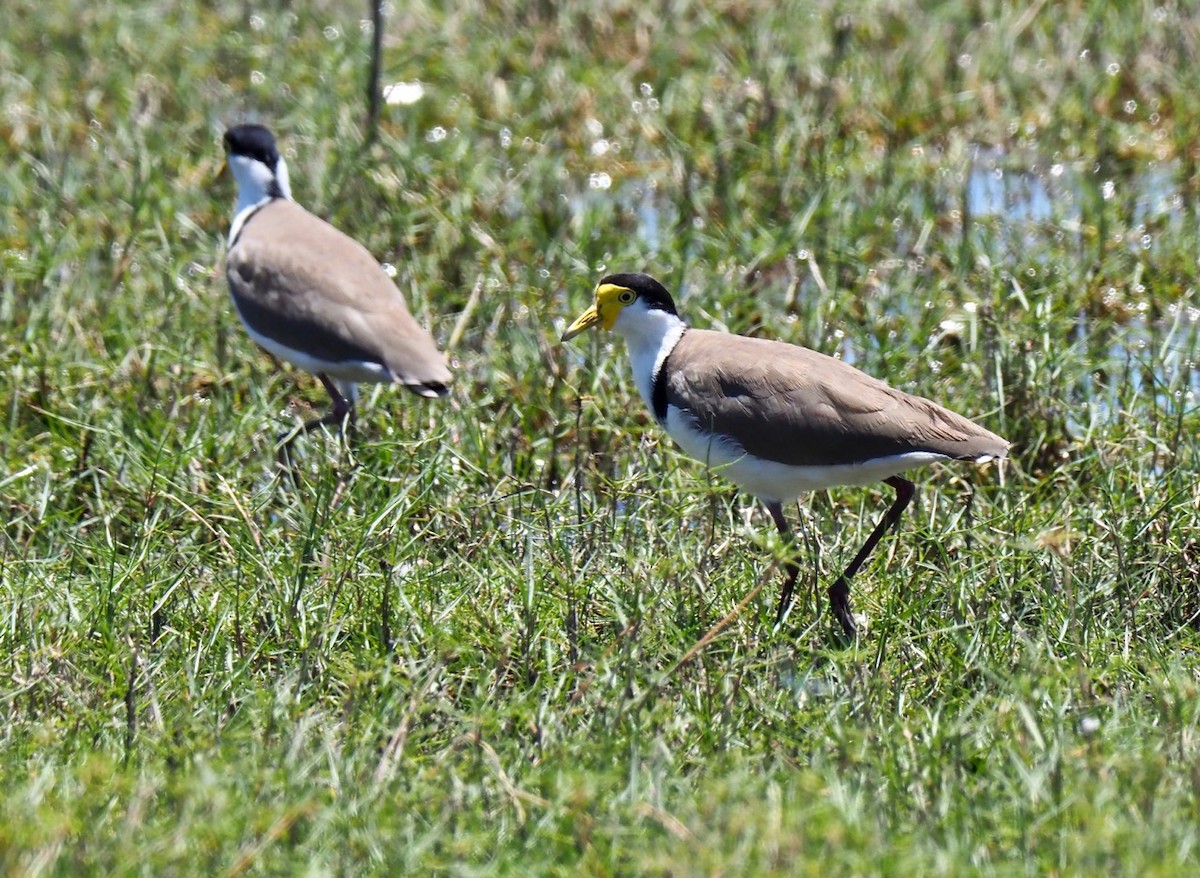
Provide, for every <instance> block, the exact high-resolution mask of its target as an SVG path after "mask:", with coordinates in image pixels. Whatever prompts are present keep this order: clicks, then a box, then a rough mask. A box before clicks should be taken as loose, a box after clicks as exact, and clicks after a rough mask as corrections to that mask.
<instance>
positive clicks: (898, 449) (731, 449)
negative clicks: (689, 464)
mask: <svg viewBox="0 0 1200 878" xmlns="http://www.w3.org/2000/svg"><path fill="white" fill-rule="evenodd" d="M596 325H600V326H603V327H604V328H605V329H609V330H614V331H615V332H617V334H618V335H621V336H623V337H624V339H625V342H626V344H627V346H628V348H629V359H630V361H631V365H632V367H633V377H634V380H635V381H636V382H637V386H638V391H639V392H640V393H641V395H642V399H644V400H645V401H646V404H647V405H648V406H649V407H650V409H651V411H652V412H653V413H654V418H655V420H657V421H658V423H659V424H660V425H662V426H663V427H664V428H665V429H666V431H667V432H668V433H669V434H671V437H672V438H673V439H674V440H675V441H676V442H677V443H679V445H680V447H681V448H682V449H683V450H684V451H685V452H686V453H687V454H688V455H689V456H691V457H694V458H696V459H698V460H701V461H703V462H705V463H707V464H708V465H709V466H711V467H712V468H713V469H714V470H716V471H717V472H719V473H720V474H722V475H724V476H725V477H727V478H728V479H730V480H731V481H733V482H734V483H736V484H737V485H739V486H741V487H742V488H744V489H745V490H747V491H749V492H750V493H751V494H753V495H754V496H756V497H758V498H759V499H760V500H762V501H763V503H765V504H766V507H767V511H769V512H770V513H771V518H772V519H774V521H775V526H776V527H777V528H778V529H779V532H780V534H781V535H783V537H784V538H785V539H790V535H791V534H790V529H789V528H788V523H787V519H786V518H784V515H783V504H784V503H785V502H787V501H790V500H794V499H796V498H797V497H799V495H801V494H803V493H805V492H807V491H817V490H820V489H822V488H830V487H833V486H835V485H865V484H869V483H872V482H877V481H882V482H884V483H886V484H888V485H890V486H891V487H892V488H894V489H895V491H896V499H895V501H894V502H893V503H892V505H891V508H889V509H888V511H887V513H886V514H885V515H884V516H883V519H882V520H881V521H880V522H879V524H878V525H876V527H875V529H874V530H873V531H872V532H871V535H870V536H869V537H867V541H866V542H865V543H864V544H863V547H862V548H861V549H859V551H858V554H857V555H855V556H854V559H853V560H852V561H851V562H850V565H849V566H848V567H847V568H846V569H845V571H844V572H843V573H842V575H841V576H839V577H838V579H837V581H836V582H834V584H833V585H832V586H831V587H830V588H829V602H830V605H831V607H832V609H833V612H834V615H835V616H836V617H837V620H838V621H839V622H840V623H841V626H842V630H843V631H845V633H846V636H847V637H850V638H853V637H854V635H855V633H856V630H857V629H856V625H855V622H854V617H853V616H852V615H851V613H850V580H851V579H852V578H853V577H854V574H855V573H857V572H858V569H859V568H860V567H861V566H862V565H863V562H865V561H866V560H867V557H868V556H869V555H870V554H871V550H872V549H874V548H875V544H876V543H878V542H879V540H880V538H881V537H882V536H883V534H884V532H885V531H886V530H887V529H888V528H889V527H892V526H894V525H895V524H896V523H897V522H898V521H899V520H900V516H901V514H902V513H903V512H904V509H905V507H907V506H908V504H909V501H911V500H912V497H913V493H914V491H915V488H914V486H913V483H912V482H910V481H909V480H908V479H906V478H903V477H902V476H901V475H900V473H903V472H905V471H907V470H910V469H913V468H915V467H919V466H924V465H926V464H929V463H934V462H935V461H945V460H963V461H972V462H974V463H986V462H987V461H990V460H995V459H1000V458H1003V457H1005V456H1006V455H1007V453H1008V442H1006V441H1005V440H1004V439H1001V438H1000V437H999V436H997V435H996V434H995V433H992V432H990V431H989V430H985V429H984V428H983V427H980V426H979V425H978V424H975V423H973V422H971V421H969V420H967V419H966V418H964V417H962V416H960V415H957V414H955V413H954V412H952V411H949V410H948V409H945V408H943V407H942V406H940V405H938V404H937V403H935V402H931V401H929V400H928V399H923V398H921V397H919V396H911V395H909V394H907V393H902V392H901V391H899V390H895V389H894V388H891V387H889V386H888V385H887V384H884V383H883V382H882V381H880V380H878V379H876V378H872V377H871V376H870V375H867V374H865V373H863V372H861V371H859V370H858V369H855V368H854V367H853V366H851V365H849V364H847V363H845V362H843V361H841V360H837V359H834V358H833V357H829V356H826V355H824V354H820V353H817V352H816V351H812V350H809V349H808V348H803V347H799V346H798V345H793V344H788V343H786V342H782V341H771V340H767V339H759V338H748V337H746V336H742V335H731V334H729V333H725V332H714V331H710V330H703V329H692V328H691V327H689V326H688V325H687V324H686V323H685V322H684V321H683V320H682V319H681V318H680V316H679V314H678V312H677V311H676V310H675V303H674V301H673V300H672V299H671V294H670V293H668V292H667V290H666V289H665V288H664V287H663V286H662V284H660V283H659V282H658V281H656V280H655V279H654V278H652V277H648V276H647V275H644V274H612V275H609V276H608V277H605V278H604V279H603V280H601V281H600V284H599V285H598V286H597V287H596V292H595V302H594V303H593V304H592V306H591V307H590V308H588V309H587V310H586V311H585V312H584V313H583V314H581V315H580V316H579V318H578V319H577V320H576V321H575V322H574V323H572V324H571V325H570V326H569V327H567V331H566V332H564V333H563V336H562V338H563V341H567V340H568V339H572V338H574V337H575V336H577V335H579V334H580V333H581V332H583V331H584V330H586V329H589V328H590V327H593V326H596ZM799 572H800V567H799V564H798V563H797V561H796V560H795V558H794V556H793V558H792V559H791V560H789V562H788V564H787V578H786V580H785V582H784V586H783V590H782V593H781V594H780V599H779V608H778V611H777V621H778V622H780V623H782V621H783V619H784V617H785V616H786V614H787V610H788V606H789V605H790V603H791V599H792V591H793V589H794V588H795V584H796V577H797V575H798V574H799Z"/></svg>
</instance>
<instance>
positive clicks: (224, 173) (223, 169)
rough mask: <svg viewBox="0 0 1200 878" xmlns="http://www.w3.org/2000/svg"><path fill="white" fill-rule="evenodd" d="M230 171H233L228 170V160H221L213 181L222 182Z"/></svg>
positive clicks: (226, 178)
mask: <svg viewBox="0 0 1200 878" xmlns="http://www.w3.org/2000/svg"><path fill="white" fill-rule="evenodd" d="M232 173H233V172H232V171H230V170H229V161H228V160H226V161H223V162H221V170H219V171H217V173H216V174H215V175H214V176H213V182H214V183H224V182H225V181H226V180H228V179H229V177H230V176H231V175H232Z"/></svg>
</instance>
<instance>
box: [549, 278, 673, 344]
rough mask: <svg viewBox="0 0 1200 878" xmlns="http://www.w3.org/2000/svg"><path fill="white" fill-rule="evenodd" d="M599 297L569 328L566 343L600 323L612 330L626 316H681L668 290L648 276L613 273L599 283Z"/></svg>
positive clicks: (597, 287)
mask: <svg viewBox="0 0 1200 878" xmlns="http://www.w3.org/2000/svg"><path fill="white" fill-rule="evenodd" d="M595 297H596V298H595V301H594V302H593V303H592V306H591V307H590V308H588V309H587V310H586V311H584V312H583V313H582V314H580V315H579V317H577V318H576V319H575V322H574V323H572V324H571V325H570V326H568V327H567V331H566V332H564V333H563V335H562V340H563V341H569V340H570V339H572V338H574V337H575V336H577V335H579V334H580V333H581V332H583V331H584V330H586V329H591V328H592V327H593V326H595V325H596V324H597V323H599V324H602V325H603V326H604V328H605V329H612V328H613V327H614V326H616V324H617V321H618V320H620V319H621V317H622V315H629V316H634V315H637V314H644V313H645V312H647V311H665V312H666V313H668V314H671V315H677V313H678V312H676V310H675V302H674V300H672V298H671V294H670V293H668V292H667V288H666V287H664V286H663V285H662V284H660V283H659V282H658V281H656V280H655V279H654V278H652V277H650V276H649V275H647V274H610V275H608V276H607V277H606V278H604V279H603V280H601V281H600V283H599V284H597V286H596V293H595Z"/></svg>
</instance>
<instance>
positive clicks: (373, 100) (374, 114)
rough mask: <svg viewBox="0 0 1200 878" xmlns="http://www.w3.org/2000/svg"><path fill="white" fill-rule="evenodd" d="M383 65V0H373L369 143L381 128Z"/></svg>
mask: <svg viewBox="0 0 1200 878" xmlns="http://www.w3.org/2000/svg"><path fill="white" fill-rule="evenodd" d="M382 66H383V0H371V70H370V72H369V73H368V74H367V143H373V142H374V140H375V134H376V131H377V129H378V128H379V103H380V100H381V99H382V97H383V95H382V92H381V89H380V87H379V77H380V75H381V74H382V69H381V68H382Z"/></svg>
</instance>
